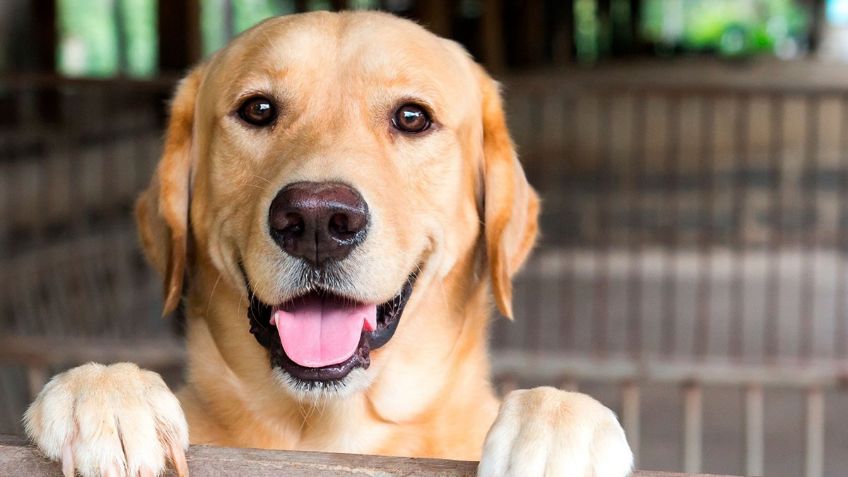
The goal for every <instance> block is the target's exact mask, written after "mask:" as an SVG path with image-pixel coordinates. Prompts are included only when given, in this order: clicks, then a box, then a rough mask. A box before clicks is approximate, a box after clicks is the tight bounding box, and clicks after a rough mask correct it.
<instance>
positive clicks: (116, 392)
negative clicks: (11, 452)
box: [24, 363, 188, 477]
mask: <svg viewBox="0 0 848 477" xmlns="http://www.w3.org/2000/svg"><path fill="white" fill-rule="evenodd" d="M24 427H25V429H26V433H27V435H28V436H29V438H30V439H31V440H32V441H33V442H34V443H35V444H36V445H37V446H38V447H39V448H40V449H41V451H42V452H44V454H45V455H47V457H49V458H51V459H53V460H61V461H62V472H63V473H64V474H65V476H66V477H72V476H73V475H74V470H75V469H76V470H78V471H79V473H80V474H81V475H82V476H83V477H95V476H100V475H102V476H106V477H113V476H114V477H119V476H121V477H123V476H127V477H136V476H140V477H148V476H149V477H152V476H156V475H159V474H160V473H162V471H163V470H164V469H165V459H166V457H169V458H170V459H171V461H172V462H173V463H174V466H175V467H176V469H177V474H178V475H180V476H184V475H188V470H187V466H186V461H185V449H186V448H187V447H188V425H187V424H186V420H185V416H184V415H183V412H182V409H181V408H180V403H179V401H178V400H177V398H176V396H174V394H173V393H171V391H170V390H169V389H168V386H167V385H165V382H164V381H162V378H161V377H160V376H159V375H158V374H156V373H154V372H152V371H145V370H143V369H140V368H139V367H138V366H136V365H134V364H130V363H120V364H114V365H111V366H104V365H101V364H94V363H90V364H86V365H84V366H79V367H77V368H73V369H71V370H69V371H66V372H64V373H62V374H59V375H57V376H55V377H54V378H53V379H51V380H50V382H49V383H47V385H46V386H44V389H42V390H41V392H40V393H39V394H38V397H37V398H36V399H35V402H33V403H32V405H31V406H30V407H29V409H27V411H26V414H24Z"/></svg>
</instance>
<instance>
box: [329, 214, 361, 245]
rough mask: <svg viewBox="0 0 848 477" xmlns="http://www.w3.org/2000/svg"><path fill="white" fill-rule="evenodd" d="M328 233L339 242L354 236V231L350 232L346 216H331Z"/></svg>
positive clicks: (348, 220)
mask: <svg viewBox="0 0 848 477" xmlns="http://www.w3.org/2000/svg"><path fill="white" fill-rule="evenodd" d="M330 233H331V234H332V235H333V236H334V237H336V238H338V239H341V240H346V239H349V238H351V237H353V236H354V235H356V232H355V231H351V230H350V219H349V218H348V216H347V214H341V213H339V214H333V215H332V216H331V217H330Z"/></svg>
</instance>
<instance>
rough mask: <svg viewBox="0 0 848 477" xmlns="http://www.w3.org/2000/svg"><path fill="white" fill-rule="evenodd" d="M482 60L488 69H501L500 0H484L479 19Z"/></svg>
mask: <svg viewBox="0 0 848 477" xmlns="http://www.w3.org/2000/svg"><path fill="white" fill-rule="evenodd" d="M480 35H481V37H482V39H481V41H480V45H481V52H482V61H483V64H484V65H486V68H488V70H489V71H492V72H497V71H502V70H503V69H504V67H505V66H506V58H505V57H504V37H503V36H504V32H503V4H502V2H501V0H484V2H483V16H482V18H481V19H480Z"/></svg>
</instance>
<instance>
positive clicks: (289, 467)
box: [0, 435, 718, 477]
mask: <svg viewBox="0 0 848 477" xmlns="http://www.w3.org/2000/svg"><path fill="white" fill-rule="evenodd" d="M187 459H188V467H189V472H190V473H191V475H192V476H195V477H198V476H200V477H203V476H207V475H215V476H221V477H223V476H239V477H241V476H243V475H250V476H254V477H265V476H269V477H270V476H278V475H291V476H299V475H304V476H310V477H348V476H363V475H367V476H371V477H389V476H401V475H402V476H416V475H421V476H431V477H438V476H440V477H473V476H475V475H477V462H468V461H458V460H443V459H418V458H410V457H384V456H372V455H356V454H331V453H326V452H295V451H270V450H259V449H233V448H227V447H211V446H193V447H192V448H191V449H189V451H188V455H187ZM0 475H10V476H11V475H27V476H30V477H54V476H55V477H60V476H61V475H62V469H61V467H60V466H59V464H57V463H55V462H50V461H49V460H47V459H45V458H44V456H42V455H41V454H40V453H39V452H38V450H36V449H35V448H33V447H32V446H30V445H28V444H27V443H26V441H24V440H22V439H21V438H19V437H15V436H3V435H0ZM167 475H168V476H173V475H174V474H173V473H168V474H167ZM684 475H689V476H690V477H695V475H694V474H676V473H667V472H649V471H637V472H634V473H633V475H632V477H683V476H684ZM702 477H707V476H702ZM712 477H718V476H712Z"/></svg>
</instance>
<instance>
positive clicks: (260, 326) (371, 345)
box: [242, 269, 416, 384]
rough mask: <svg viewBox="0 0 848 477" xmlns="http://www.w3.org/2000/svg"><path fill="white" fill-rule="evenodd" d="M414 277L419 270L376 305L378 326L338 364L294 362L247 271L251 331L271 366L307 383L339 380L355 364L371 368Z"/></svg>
mask: <svg viewBox="0 0 848 477" xmlns="http://www.w3.org/2000/svg"><path fill="white" fill-rule="evenodd" d="M242 273H244V269H242ZM415 278H416V274H414V273H413V274H412V275H410V276H409V278H407V280H406V282H405V283H404V285H403V287H402V288H401V290H400V291H399V292H398V294H397V295H395V296H394V297H393V298H392V299H391V300H389V301H387V302H385V303H383V304H381V305H379V306H378V307H377V328H376V329H375V330H374V331H371V332H365V331H363V332H362V336H361V337H360V339H359V346H358V347H357V349H356V351H355V352H354V353H353V356H351V357H350V358H348V359H347V360H345V361H344V362H341V363H338V364H333V365H330V366H324V367H320V368H308V367H305V366H301V365H299V364H297V363H295V362H294V361H292V360H291V359H290V358H289V357H288V356H287V355H286V352H285V350H283V346H282V344H281V343H280V337H279V334H278V332H277V327H276V326H274V325H272V324H271V313H272V312H273V308H274V307H273V306H272V305H268V304H266V303H263V302H262V301H261V300H259V299H258V298H257V297H256V295H255V294H254V293H253V290H252V289H251V288H250V282H249V280H247V274H246V273H245V283H246V286H247V290H248V295H249V297H250V306H249V307H248V311H247V315H248V318H249V319H250V333H251V334H253V337H254V338H256V341H257V342H259V344H261V345H262V346H263V347H265V349H267V350H268V353H269V356H270V360H271V367H277V368H280V369H282V370H283V371H285V372H286V373H288V374H289V375H290V376H291V377H293V378H295V379H298V380H300V381H303V382H304V384H315V383H318V382H333V381H339V380H342V379H344V378H345V377H346V376H347V375H348V374H350V372H351V371H353V370H354V369H356V368H363V369H368V367H369V366H370V365H371V356H370V353H371V350H375V349H377V348H380V347H381V346H383V345H385V344H386V343H388V341H389V340H390V339H391V338H392V336H394V334H395V330H397V326H398V323H399V322H400V318H401V315H402V314H403V310H404V308H405V307H406V303H407V302H408V301H409V297H410V296H411V295H412V288H413V285H414V283H415ZM313 293H316V292H313ZM317 293H329V294H332V291H327V290H318V291H317Z"/></svg>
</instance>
